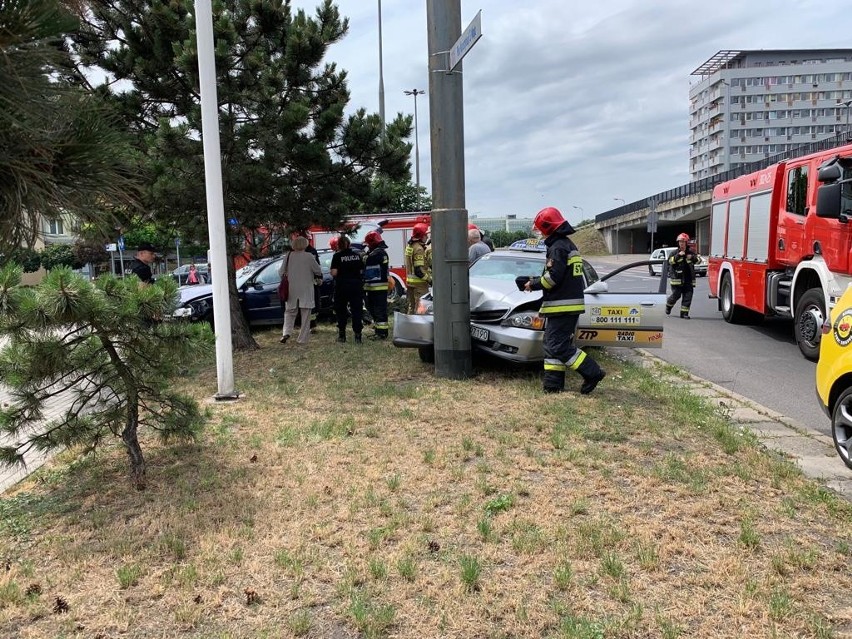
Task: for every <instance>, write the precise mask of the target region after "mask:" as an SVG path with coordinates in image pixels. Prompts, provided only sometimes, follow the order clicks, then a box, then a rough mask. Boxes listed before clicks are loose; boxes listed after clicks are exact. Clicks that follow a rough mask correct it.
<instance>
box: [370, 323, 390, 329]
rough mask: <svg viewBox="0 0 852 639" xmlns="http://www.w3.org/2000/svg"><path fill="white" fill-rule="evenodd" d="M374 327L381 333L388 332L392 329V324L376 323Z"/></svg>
mask: <svg viewBox="0 0 852 639" xmlns="http://www.w3.org/2000/svg"><path fill="white" fill-rule="evenodd" d="M373 327H374V328H375V329H376V330H379V331H381V330H387V329H389V328H390V324H388V323H387V322H376V323H375V324H373Z"/></svg>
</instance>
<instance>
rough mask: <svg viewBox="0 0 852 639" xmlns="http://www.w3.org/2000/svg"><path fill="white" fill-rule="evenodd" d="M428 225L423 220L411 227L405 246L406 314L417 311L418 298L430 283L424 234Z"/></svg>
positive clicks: (430, 276) (423, 293) (425, 291)
mask: <svg viewBox="0 0 852 639" xmlns="http://www.w3.org/2000/svg"><path fill="white" fill-rule="evenodd" d="M428 233H429V227H428V226H427V225H426V224H425V223H424V222H418V223H417V224H415V225H414V227H413V228H412V229H411V239H410V240H408V246H406V247H405V285H406V287H407V288H408V290H407V292H406V296H407V298H408V314H409V315H413V314H414V313H416V312H417V305H418V304H420V298H421V297H423V296H424V295H425V294H426V293H427V291H428V290H429V284H431V283H432V270H431V269H430V268H429V267H428V266H427V259H426V236H427V235H428Z"/></svg>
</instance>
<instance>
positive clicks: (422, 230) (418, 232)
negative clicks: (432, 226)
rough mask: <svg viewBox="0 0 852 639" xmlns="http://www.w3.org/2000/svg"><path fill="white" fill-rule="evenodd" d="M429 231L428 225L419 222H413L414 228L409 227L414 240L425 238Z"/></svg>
mask: <svg viewBox="0 0 852 639" xmlns="http://www.w3.org/2000/svg"><path fill="white" fill-rule="evenodd" d="M428 233H429V226H428V225H426V224H423V222H420V223H419V224H415V225H414V228H412V229H411V237H412V238H413V239H415V240H425V239H426V235H427V234H428Z"/></svg>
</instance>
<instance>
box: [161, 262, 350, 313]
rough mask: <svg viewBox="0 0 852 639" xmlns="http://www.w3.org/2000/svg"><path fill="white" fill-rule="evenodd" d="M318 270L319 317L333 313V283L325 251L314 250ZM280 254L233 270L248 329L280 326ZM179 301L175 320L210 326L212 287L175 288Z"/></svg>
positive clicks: (282, 310)
mask: <svg viewBox="0 0 852 639" xmlns="http://www.w3.org/2000/svg"><path fill="white" fill-rule="evenodd" d="M317 252H318V254H319V259H320V267H321V268H322V285H321V286H320V299H319V305H318V307H319V314H320V315H321V316H322V315H331V314H332V313H333V306H332V299H333V295H334V280H333V279H332V277H331V274H330V273H329V268H330V265H331V257H332V255H334V253H333V252H332V251H331V250H329V249H322V250H319V251H317ZM283 258H284V256H283V255H279V256H277V257H264V258H261V259H259V260H255V261H253V262H249V263H248V264H246V265H245V266H244V267H243V268H241V269H240V270H239V271H237V291H238V293H239V296H240V305H241V306H242V308H243V313H244V314H245V317H246V320H247V321H248V323H249V325H250V326H265V325H270V324H272V325H275V324H283V323H284V309H283V308H282V307H281V301H280V300H279V299H278V284H279V283H280V282H281V277H280V276H279V275H278V267H279V266H280V265H281V260H282V259H283ZM178 293H179V295H180V301H179V303H178V308H177V310H176V311H175V314H174V315H175V317H183V318H188V319H190V320H191V321H194V322H210V323H211V324H212V323H213V287H212V286H211V285H209V284H202V285H195V286H182V287H181V288H179V289H178Z"/></svg>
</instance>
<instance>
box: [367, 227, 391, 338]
mask: <svg viewBox="0 0 852 639" xmlns="http://www.w3.org/2000/svg"><path fill="white" fill-rule="evenodd" d="M364 243H365V244H366V245H367V247H368V248H369V249H370V252H369V253H367V259H366V260H365V262H364V291H365V292H366V294H367V311H368V312H369V313H370V315H371V316H372V318H373V328H374V329H375V331H376V339H387V338H388V330H389V326H388V245H387V244H385V241H384V240H383V239H382V235H381V233H379V232H378V231H370V232H369V233H367V235H366V236H365V237H364Z"/></svg>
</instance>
